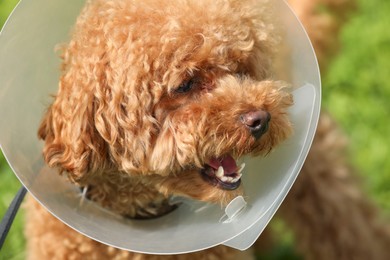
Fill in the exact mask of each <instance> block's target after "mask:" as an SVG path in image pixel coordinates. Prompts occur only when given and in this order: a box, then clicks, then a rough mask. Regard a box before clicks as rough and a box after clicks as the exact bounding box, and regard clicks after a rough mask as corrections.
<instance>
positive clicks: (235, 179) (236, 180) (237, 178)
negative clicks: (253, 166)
mask: <svg viewBox="0 0 390 260" xmlns="http://www.w3.org/2000/svg"><path fill="white" fill-rule="evenodd" d="M241 176H242V174H239V175H238V176H237V177H236V178H234V179H233V181H232V182H238V181H239V180H240V179H241Z"/></svg>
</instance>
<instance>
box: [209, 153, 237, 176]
mask: <svg viewBox="0 0 390 260" xmlns="http://www.w3.org/2000/svg"><path fill="white" fill-rule="evenodd" d="M208 165H210V166H211V167H213V168H214V169H215V170H217V169H218V168H219V166H222V168H223V170H224V172H225V175H233V174H234V173H236V171H237V164H236V160H234V159H233V157H231V156H230V155H226V156H224V157H220V158H214V157H213V158H211V160H210V161H209V163H208Z"/></svg>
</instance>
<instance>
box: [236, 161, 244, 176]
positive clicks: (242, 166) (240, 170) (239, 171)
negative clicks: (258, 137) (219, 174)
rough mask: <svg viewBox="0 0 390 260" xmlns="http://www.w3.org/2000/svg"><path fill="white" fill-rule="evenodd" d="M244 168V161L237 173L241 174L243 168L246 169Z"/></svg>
mask: <svg viewBox="0 0 390 260" xmlns="http://www.w3.org/2000/svg"><path fill="white" fill-rule="evenodd" d="M244 168H245V163H242V164H241V166H240V169H238V171H237V173H239V174H240V173H241V172H242V170H244Z"/></svg>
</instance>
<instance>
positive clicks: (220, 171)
mask: <svg viewBox="0 0 390 260" xmlns="http://www.w3.org/2000/svg"><path fill="white" fill-rule="evenodd" d="M224 173H225V172H224V171H223V167H222V166H219V168H218V171H217V173H216V174H215V175H216V176H217V177H218V178H220V179H222V177H223V176H224Z"/></svg>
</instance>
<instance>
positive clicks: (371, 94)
mask: <svg viewBox="0 0 390 260" xmlns="http://www.w3.org/2000/svg"><path fill="white" fill-rule="evenodd" d="M16 3H17V0H0V27H2V25H3V23H4V22H5V20H6V18H7V16H8V15H9V13H10V12H11V10H12V9H13V7H14V6H15V5H16ZM389 14H390V1H388V0H358V9H357V11H356V12H354V14H353V15H352V17H351V19H350V20H349V22H348V23H347V25H346V26H345V27H344V28H343V31H342V35H341V41H342V48H341V50H340V53H339V54H338V55H337V56H336V57H335V59H334V60H333V61H332V62H331V64H330V66H329V68H328V70H327V72H326V74H325V75H322V77H323V78H322V80H323V108H324V109H326V110H328V111H329V112H330V113H331V114H332V115H333V116H334V117H335V118H336V119H337V121H338V122H339V124H340V126H341V127H342V129H343V130H344V132H345V133H346V135H347V136H348V137H349V139H350V146H349V149H350V151H349V156H350V161H351V163H352V164H353V165H354V166H355V167H356V168H357V169H358V171H359V174H360V175H361V178H362V180H363V184H364V188H365V189H366V190H367V193H368V194H369V195H370V196H371V199H372V200H374V201H375V202H376V203H377V204H378V205H379V206H380V207H381V208H382V209H383V214H385V215H387V217H390V199H389V198H390V160H388V157H389V155H390V141H389V138H390V137H389V136H390V102H389V98H390V83H389V81H390V15H389ZM0 48H1V46H0ZM0 62H1V61H0ZM0 73H1V71H0ZM0 88H1V86H0ZM0 120H1V119H0ZM19 187H20V183H19V181H18V180H17V179H16V177H15V176H14V174H13V173H12V171H11V169H10V168H9V167H8V165H7V163H6V161H5V159H4V157H3V155H2V154H1V153H0V217H2V216H3V215H4V213H5V211H6V209H7V208H8V205H9V204H10V202H11V200H12V198H13V197H14V195H15V193H16V192H17V190H18V189H19ZM287 240H288V239H287ZM287 240H286V241H287ZM24 245H25V239H24V236H23V211H21V212H19V214H18V215H17V219H16V221H15V223H14V225H13V226H12V229H11V231H10V234H9V236H8V238H7V240H6V243H5V245H4V247H3V249H2V250H1V252H0V259H24V257H25V254H24ZM294 257H295V256H294V253H293V252H292V249H291V246H290V245H288V244H287V245H281V246H280V247H279V250H277V252H276V253H275V254H273V255H271V256H269V257H267V259H291V258H294Z"/></svg>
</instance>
